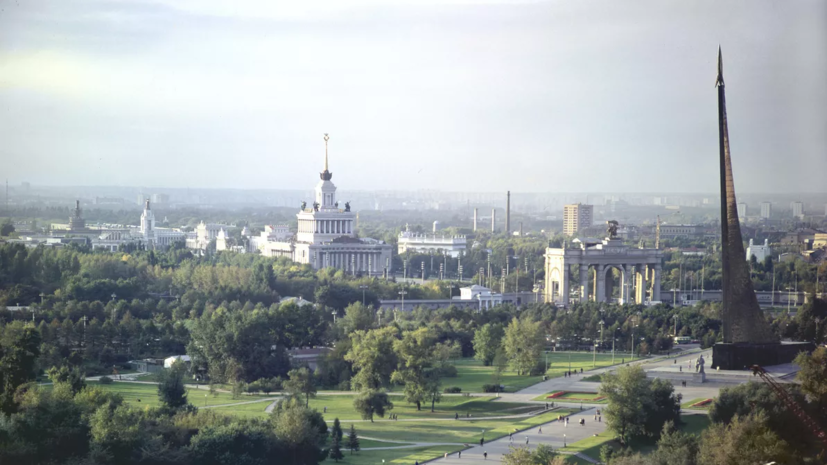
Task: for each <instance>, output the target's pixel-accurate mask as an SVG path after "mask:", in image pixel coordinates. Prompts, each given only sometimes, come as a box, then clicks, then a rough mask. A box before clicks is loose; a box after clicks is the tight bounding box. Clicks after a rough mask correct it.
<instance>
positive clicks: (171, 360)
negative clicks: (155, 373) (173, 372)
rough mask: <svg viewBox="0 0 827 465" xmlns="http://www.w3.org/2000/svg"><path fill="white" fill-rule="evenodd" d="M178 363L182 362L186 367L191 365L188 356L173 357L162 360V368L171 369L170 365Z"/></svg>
mask: <svg viewBox="0 0 827 465" xmlns="http://www.w3.org/2000/svg"><path fill="white" fill-rule="evenodd" d="M178 361H181V362H184V363H185V364H187V365H189V364H190V363H192V359H190V356H189V355H173V356H171V357H167V358H165V359H164V368H172V365H174V364H175V362H178Z"/></svg>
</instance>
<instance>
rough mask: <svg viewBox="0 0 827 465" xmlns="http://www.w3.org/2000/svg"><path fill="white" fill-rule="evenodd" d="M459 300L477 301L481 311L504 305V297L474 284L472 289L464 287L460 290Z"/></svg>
mask: <svg viewBox="0 0 827 465" xmlns="http://www.w3.org/2000/svg"><path fill="white" fill-rule="evenodd" d="M455 299H456V297H455ZM459 300H476V301H478V302H479V310H480V311H483V310H488V309H489V308H492V307H495V306H497V305H500V304H502V303H503V295H502V294H498V293H496V292H492V291H491V289H489V288H487V287H483V286H480V285H477V284H474V285H473V286H471V287H463V288H461V289H460V290H459Z"/></svg>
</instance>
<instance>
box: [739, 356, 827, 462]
mask: <svg viewBox="0 0 827 465" xmlns="http://www.w3.org/2000/svg"><path fill="white" fill-rule="evenodd" d="M751 370H752V374H753V375H758V376H760V377H761V379H762V380H764V382H765V383H767V384H768V385H769V387H770V389H772V390H773V392H775V395H776V396H777V397H778V398H779V399H781V401H782V402H784V405H786V406H787V408H788V409H790V410H792V411H793V413H795V414H796V415H798V418H799V419H801V421H803V422H804V424H805V425H807V427H808V428H810V431H812V432H813V434H815V435H816V437H817V438H818V439H819V440H821V442H822V443H824V446H825V447H827V433H824V430H822V429H821V427H820V426H819V425H818V423H816V421H815V420H813V418H812V417H811V416H810V415H807V412H805V411H804V409H802V408H801V406H800V405H798V402H796V401H795V400H794V399H793V398H792V396H790V394H789V393H788V392H787V390H786V389H784V388H783V387H781V384H779V383H778V381H776V380H775V379H773V377H772V376H770V375H769V373H767V370H765V369H764V368H762V367H760V366H758V365H753V366H752V368H751Z"/></svg>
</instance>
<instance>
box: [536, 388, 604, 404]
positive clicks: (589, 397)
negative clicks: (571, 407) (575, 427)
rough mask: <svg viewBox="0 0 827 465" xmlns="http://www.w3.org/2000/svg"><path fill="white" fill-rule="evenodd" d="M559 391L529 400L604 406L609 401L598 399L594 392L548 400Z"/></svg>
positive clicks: (568, 394) (567, 393)
mask: <svg viewBox="0 0 827 465" xmlns="http://www.w3.org/2000/svg"><path fill="white" fill-rule="evenodd" d="M557 392H560V391H551V392H547V393H545V394H542V395H539V396H537V397H535V398H534V399H531V400H538V401H542V402H587V403H590V404H606V403H608V402H609V401H608V400H606V399H605V398H603V399H600V395H599V394H597V393H596V392H574V391H572V392H566V393H565V394H563V395H561V396H558V397H555V398H553V399H550V398H549V397H548V396H550V395H552V394H554V393H557Z"/></svg>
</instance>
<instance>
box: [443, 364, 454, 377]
mask: <svg viewBox="0 0 827 465" xmlns="http://www.w3.org/2000/svg"><path fill="white" fill-rule="evenodd" d="M439 376H440V377H442V378H456V377H457V367H455V366H453V365H445V366H444V367H442V368H439Z"/></svg>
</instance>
